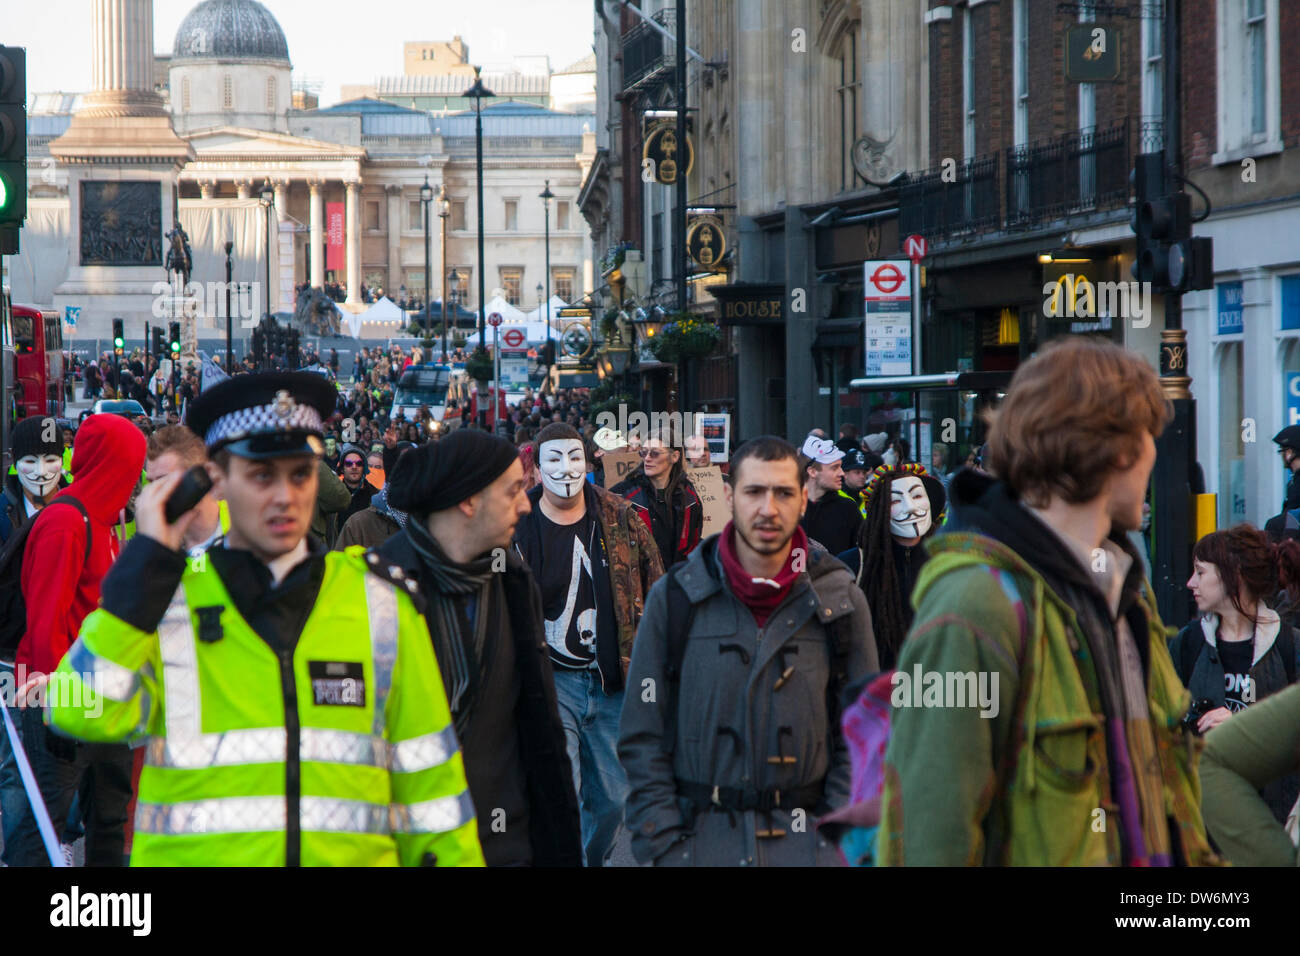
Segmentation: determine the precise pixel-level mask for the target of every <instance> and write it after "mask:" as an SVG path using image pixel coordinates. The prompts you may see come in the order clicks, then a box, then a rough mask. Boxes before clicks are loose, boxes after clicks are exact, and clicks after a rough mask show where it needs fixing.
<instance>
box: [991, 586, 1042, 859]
mask: <svg viewBox="0 0 1300 956" xmlns="http://www.w3.org/2000/svg"><path fill="white" fill-rule="evenodd" d="M990 573H993V574H994V577H996V578H997V579H998V581H999V584H1000V585H1001V587H1002V588H1003V590H1004V591H1005V592H1006V595H1007V597H1008V598H1010V599H1011V601H1012V602H1013V603H1019V604H1020V605H1021V606H1022V607H1023V608H1024V613H1019V612H1017V616H1018V617H1019V619H1020V647H1019V649H1018V651H1017V652H1016V669H1017V671H1018V672H1019V674H1020V680H1018V681H1017V682H1016V700H1015V704H1014V705H1013V706H1012V710H1011V730H1010V732H1009V734H1008V735H1007V742H1006V747H1005V748H1004V749H1003V752H1002V760H1001V761H1000V762H999V764H998V766H997V767H996V768H995V769H994V784H993V793H994V795H995V797H996V796H997V795H1000V794H1003V793H1005V792H1006V786H1007V777H1008V776H1010V773H1011V767H1012V764H1013V763H1014V760H1013V757H1014V753H1015V748H1016V743H1017V739H1016V737H1017V734H1016V730H1017V728H1018V727H1019V726H1020V721H1021V719H1022V717H1023V715H1024V709H1025V700H1026V697H1027V690H1028V685H1029V680H1028V676H1027V675H1026V674H1025V669H1024V668H1025V659H1026V657H1027V656H1028V653H1029V635H1030V632H1031V631H1033V629H1034V628H1033V625H1032V623H1031V622H1030V620H1029V605H1028V604H1027V603H1026V602H1025V599H1024V597H1023V596H1022V595H1021V592H1020V585H1019V582H1017V581H1016V578H1015V575H1014V574H1012V573H1011V572H1009V571H1001V572H994V571H993V569H991V568H990ZM1035 610H1036V613H1037V614H1041V613H1042V608H1041V607H1039V608H1037V609H1035ZM994 806H996V803H995V804H994ZM1003 822H1004V821H1003V820H1002V817H1001V816H1000V814H998V813H997V812H996V811H994V812H993V813H991V814H990V815H989V825H988V827H987V829H986V832H985V842H984V865H985V866H1001V865H1002V860H1001V859H1000V857H1001V855H1002V849H1003V845H1004V843H1005V834H1004V833H1003Z"/></svg>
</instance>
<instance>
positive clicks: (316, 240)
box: [307, 179, 325, 289]
mask: <svg viewBox="0 0 1300 956" xmlns="http://www.w3.org/2000/svg"><path fill="white" fill-rule="evenodd" d="M307 188H308V189H310V190H311V220H310V221H311V239H310V242H311V252H310V253H309V254H308V262H310V263H311V284H312V287H313V288H316V289H320V288H322V287H324V285H325V201H324V197H323V196H322V195H321V181H320V180H319V179H309V180H307Z"/></svg>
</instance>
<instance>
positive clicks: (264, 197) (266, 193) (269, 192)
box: [257, 179, 275, 315]
mask: <svg viewBox="0 0 1300 956" xmlns="http://www.w3.org/2000/svg"><path fill="white" fill-rule="evenodd" d="M257 201H258V202H260V203H261V204H262V206H263V207H264V208H265V209H266V314H267V315H270V314H271V210H272V209H274V208H275V190H274V189H273V188H271V181H270V180H269V179H268V180H267V181H266V182H264V183H263V184H262V194H261V196H260V197H259V198H258V200H257Z"/></svg>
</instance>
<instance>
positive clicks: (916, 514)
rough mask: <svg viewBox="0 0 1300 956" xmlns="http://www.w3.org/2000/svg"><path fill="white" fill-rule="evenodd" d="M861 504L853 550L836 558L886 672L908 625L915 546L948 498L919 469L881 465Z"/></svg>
mask: <svg viewBox="0 0 1300 956" xmlns="http://www.w3.org/2000/svg"><path fill="white" fill-rule="evenodd" d="M862 502H863V505H862V510H863V514H864V515H865V520H864V521H863V522H862V526H861V529H860V533H859V535H858V538H857V544H856V546H855V547H853V548H851V549H849V550H847V551H845V552H843V553H841V554H839V555H838V557H839V559H840V560H841V561H843V562H844V563H845V564H846V565H848V567H849V570H850V571H852V572H853V574H854V577H855V579H856V580H857V582H858V586H859V587H860V588H862V592H863V594H865V595H866V598H867V604H868V605H870V607H871V621H872V626H873V627H874V630H875V636H876V650H877V651H878V653H879V656H880V666H881V668H882V669H884V670H888V669H889V668H891V667H893V666H894V663H895V662H896V661H897V660H898V652H899V649H900V648H901V647H902V644H903V638H904V637H905V636H906V635H907V629H908V628H909V627H910V626H911V624H912V604H911V597H912V587H913V585H914V584H915V583H916V578H917V575H918V574H919V573H920V570H921V565H923V564H924V563H925V558H926V555H925V549H924V548H922V547H919V545H920V544H921V542H922V541H923V540H925V539H926V538H928V537H930V536H931V535H932V534H934V532H935V529H936V528H938V526H939V522H940V518H941V516H942V514H943V510H944V508H945V507H946V505H947V496H946V495H945V493H944V490H943V484H942V483H941V482H940V481H939V480H938V479H937V478H935V477H934V476H933V475H931V474H929V473H927V472H926V470H925V469H924V468H923V467H922V466H921V465H918V464H910V465H901V466H896V467H890V466H889V465H881V466H880V467H879V468H877V469H875V470H874V471H873V472H872V473H871V477H870V478H868V479H867V484H866V488H864V489H863V492H862Z"/></svg>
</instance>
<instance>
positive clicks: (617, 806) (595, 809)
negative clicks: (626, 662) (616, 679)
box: [555, 667, 628, 866]
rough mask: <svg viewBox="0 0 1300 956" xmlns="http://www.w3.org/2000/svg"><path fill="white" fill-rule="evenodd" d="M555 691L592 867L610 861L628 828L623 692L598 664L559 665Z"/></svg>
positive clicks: (585, 853) (588, 862)
mask: <svg viewBox="0 0 1300 956" xmlns="http://www.w3.org/2000/svg"><path fill="white" fill-rule="evenodd" d="M555 694H556V697H557V698H558V699H559V703H560V723H562V724H563V725H564V740H565V749H566V750H567V751H568V753H569V765H570V766H571V767H572V768H573V789H574V791H575V792H576V793H577V794H578V803H579V805H580V806H581V808H582V853H583V859H584V861H585V862H586V865H587V866H604V865H605V862H606V860H608V858H609V854H610V852H611V851H612V850H613V849H614V844H615V843H616V842H618V836H619V833H620V832H621V831H622V829H623V805H624V803H626V802H627V791H628V783H627V774H626V773H624V772H623V765H622V764H621V763H619V761H618V717H619V713H620V711H621V710H622V709H623V692H622V691H620V692H618V693H617V694H614V695H613V696H610V695H608V694H606V693H605V692H604V691H603V690H602V689H601V686H600V674H599V673H598V672H597V671H596V670H594V669H592V668H585V669H582V670H576V669H573V668H568V667H556V668H555Z"/></svg>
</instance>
